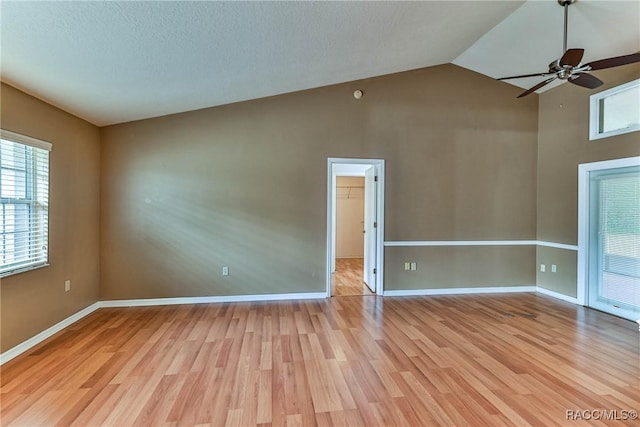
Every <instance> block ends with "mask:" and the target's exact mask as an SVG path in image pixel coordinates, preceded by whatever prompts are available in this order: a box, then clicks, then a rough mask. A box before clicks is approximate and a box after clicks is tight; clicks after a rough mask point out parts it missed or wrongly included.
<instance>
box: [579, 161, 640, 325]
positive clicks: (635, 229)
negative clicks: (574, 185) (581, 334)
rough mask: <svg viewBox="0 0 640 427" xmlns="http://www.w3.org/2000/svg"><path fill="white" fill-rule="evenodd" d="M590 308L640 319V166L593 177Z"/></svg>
mask: <svg viewBox="0 0 640 427" xmlns="http://www.w3.org/2000/svg"><path fill="white" fill-rule="evenodd" d="M589 180H590V182H589V192H590V194H589V200H590V206H589V218H590V224H589V242H590V243H589V275H588V292H587V294H588V295H587V296H588V305H589V306H590V307H593V308H596V309H598V310H602V311H606V312H608V313H611V314H614V315H616V316H620V317H624V318H627V319H630V320H638V319H640V167H624V168H616V169H607V170H600V171H592V172H591V173H590V176H589Z"/></svg>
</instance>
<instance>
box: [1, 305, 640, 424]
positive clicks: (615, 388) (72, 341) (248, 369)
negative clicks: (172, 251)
mask: <svg viewBox="0 0 640 427" xmlns="http://www.w3.org/2000/svg"><path fill="white" fill-rule="evenodd" d="M639 337H640V336H639V334H638V330H637V325H636V324H635V323H633V322H629V321H626V320H622V319H618V318H615V317H613V316H609V315H607V314H603V313H600V312H597V311H593V310H589V309H585V308H583V307H576V306H573V305H571V304H568V303H564V302H559V301H556V300H553V299H551V298H549V297H545V296H542V295H537V294H496V295H476V296H431V297H415V298H413V297H412V298H408V297H407V298H390V297H385V298H380V297H375V296H373V297H372V296H370V297H335V298H331V299H326V300H310V301H284V302H262V303H229V304H201V305H180V306H163V307H138V308H109V309H107V308H104V309H100V310H98V311H96V312H95V313H93V314H91V315H90V316H88V317H86V318H84V319H82V320H80V321H79V322H77V323H75V324H73V325H72V326H70V327H69V328H67V329H65V330H64V331H62V332H61V333H59V334H57V335H56V336H54V337H52V338H51V339H49V340H48V341H46V342H44V343H42V344H41V345H39V346H37V347H35V348H34V349H32V350H31V351H30V352H29V353H26V354H24V355H21V356H19V357H17V358H16V359H14V360H12V361H10V362H8V363H6V364H5V365H4V366H2V368H1V370H0V375H1V377H0V416H1V418H0V423H1V424H2V425H3V426H36V425H64V426H102V425H104V426H106V425H114V426H128V425H136V426H195V425H199V426H316V425H318V426H394V425H402V426H405V425H406V426H466V425H470V426H489V427H496V426H554V425H585V423H586V422H584V421H575V422H574V421H568V420H567V419H566V410H594V409H607V410H616V409H617V410H620V411H621V410H638V409H640V379H639V378H640V359H639ZM590 423H591V424H590V425H600V426H602V425H619V426H631V425H637V424H634V423H633V422H631V421H607V422H604V421H593V420H592V421H591V422H590Z"/></svg>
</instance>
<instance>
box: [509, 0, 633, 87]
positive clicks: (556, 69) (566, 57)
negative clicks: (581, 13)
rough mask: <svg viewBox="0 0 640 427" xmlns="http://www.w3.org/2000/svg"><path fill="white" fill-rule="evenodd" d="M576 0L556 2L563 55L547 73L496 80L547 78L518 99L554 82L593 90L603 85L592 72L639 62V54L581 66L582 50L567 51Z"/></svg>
mask: <svg viewBox="0 0 640 427" xmlns="http://www.w3.org/2000/svg"><path fill="white" fill-rule="evenodd" d="M576 1H577V0H558V4H559V5H560V6H562V7H563V8H564V38H563V44H562V52H564V53H563V55H562V57H560V58H559V59H556V60H555V61H552V62H551V63H550V64H549V71H548V72H543V73H533V74H523V75H519V76H511V77H501V78H499V79H497V80H510V79H521V78H526V77H547V76H552V77H549V78H547V79H546V80H544V81H542V82H540V83H538V84H537V85H535V86H533V87H532V88H531V89H528V90H526V91H525V92H523V93H521V94H520V95H518V98H522V97H523V96H527V95H529V94H531V93H533V92H535V91H536V90H538V89H540V88H542V87H543V86H546V85H548V84H549V83H551V82H552V81H554V80H557V79H560V80H566V81H568V82H569V83H573V84H574V85H577V86H581V87H584V88H587V89H595V88H597V87H598V86H601V85H602V84H603V82H602V80H600V79H599V78H597V77H595V76H594V75H592V74H590V71H593V70H603V69H605V68H613V67H619V66H621V65H627V64H633V63H635V62H640V53H632V54H629V55H623V56H616V57H612V58H606V59H600V60H598V61H592V62H589V63H587V64H581V61H582V57H583V56H584V49H567V28H568V21H569V6H570V5H572V4H573V3H575V2H576Z"/></svg>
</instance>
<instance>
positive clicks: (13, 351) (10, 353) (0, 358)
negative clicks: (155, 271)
mask: <svg viewBox="0 0 640 427" xmlns="http://www.w3.org/2000/svg"><path fill="white" fill-rule="evenodd" d="M326 297H327V295H326V294H325V293H324V292H306V293H291V294H265V295H229V296H220V297H185V298H154V299H133V300H111V301H98V302H96V303H94V304H92V305H90V306H89V307H87V308H85V309H83V310H80V311H79V312H77V313H75V314H73V315H71V316H69V317H67V318H66V319H64V320H62V321H61V322H58V323H56V324H55V325H53V326H52V327H50V328H49V329H47V330H45V331H43V332H40V333H39V334H38V335H35V336H33V337H31V338H29V339H28V340H26V341H24V342H22V343H20V344H18V345H17V346H15V347H13V348H10V349H9V350H7V351H5V352H4V353H2V354H0V365H2V364H4V363H6V362H8V361H9V360H11V359H13V358H15V357H16V356H19V355H20V354H22V353H24V352H26V351H27V350H29V349H31V348H32V347H34V346H36V345H38V344H40V343H41V342H43V341H44V340H46V339H47V338H49V337H51V336H53V335H54V334H56V333H58V332H60V331H61V330H63V329H64V328H66V327H67V326H69V325H71V324H73V323H75V322H77V321H78V320H80V319H82V318H83V317H85V316H88V315H89V314H91V313H93V312H94V311H96V310H97V309H99V308H103V307H144V306H151V305H175V304H206V303H216V302H218V303H220V302H253V301H276V300H304V299H320V298H326Z"/></svg>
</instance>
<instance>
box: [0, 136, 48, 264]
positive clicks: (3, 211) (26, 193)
mask: <svg viewBox="0 0 640 427" xmlns="http://www.w3.org/2000/svg"><path fill="white" fill-rule="evenodd" d="M50 150H51V144H49V143H48V142H44V141H40V140H37V139H34V138H30V137H26V136H23V135H19V134H15V133H13V132H8V131H5V130H1V131H0V227H1V228H0V277H1V276H7V275H9V274H13V273H16V272H19V271H23V270H28V269H31V268H36V267H39V266H42V265H45V264H47V262H48V253H49V251H48V246H49V151H50Z"/></svg>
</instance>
